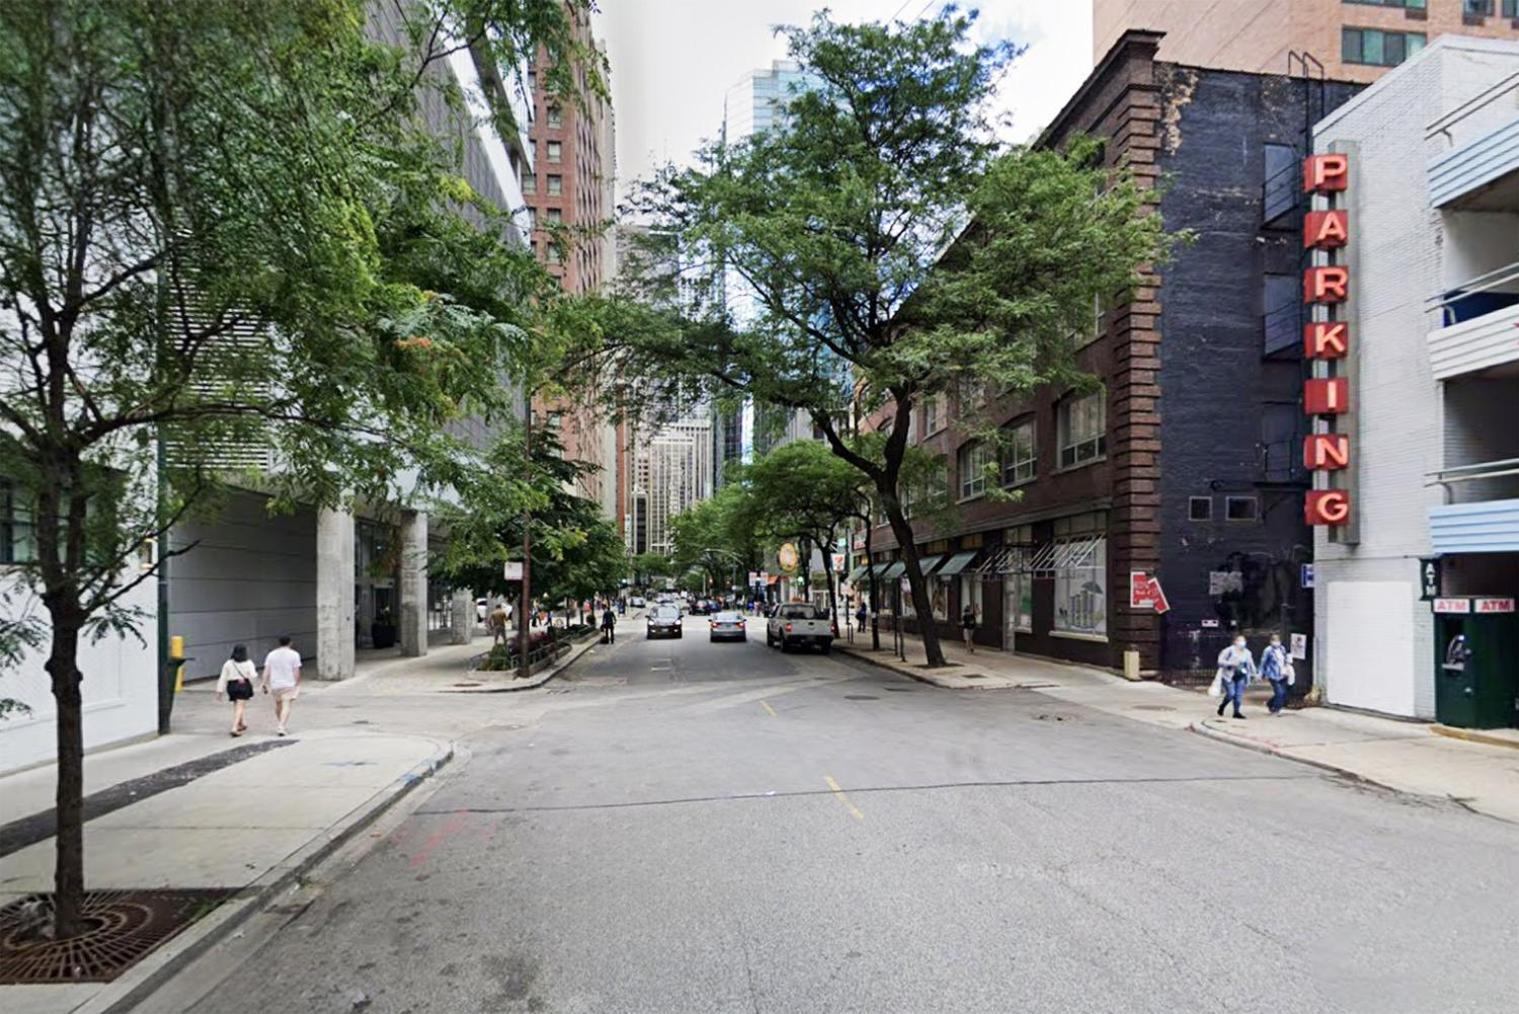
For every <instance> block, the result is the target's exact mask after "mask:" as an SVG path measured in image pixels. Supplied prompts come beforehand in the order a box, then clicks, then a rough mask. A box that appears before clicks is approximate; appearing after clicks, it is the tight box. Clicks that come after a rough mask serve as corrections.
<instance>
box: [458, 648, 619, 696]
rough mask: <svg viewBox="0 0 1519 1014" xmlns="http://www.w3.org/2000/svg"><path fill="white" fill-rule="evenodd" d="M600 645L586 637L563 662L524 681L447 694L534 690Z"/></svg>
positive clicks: (507, 692) (472, 672)
mask: <svg viewBox="0 0 1519 1014" xmlns="http://www.w3.org/2000/svg"><path fill="white" fill-rule="evenodd" d="M600 644H601V637H600V636H599V635H598V636H593V637H588V638H586V639H585V640H584V641H582V642H581V643H580V644H579V645H572V646H571V647H570V650H569V652H568V654H566V655H565V656H564V661H562V662H556V663H555V664H554V665H551V666H548V667H547V668H545V669H541V670H539V671H538V672H535V673H533V675H531V676H529V677H528V678H527V679H525V680H514V681H513V682H512V683H510V684H508V685H506V686H499V687H464V688H462V689H459V690H449V691H447V692H448V693H452V694H513V693H516V692H518V691H519V690H536V689H538V688H539V687H541V686H543V685H544V684H545V683H547V682H548V681H549V680H551V679H553V678H554V677H555V676H558V675H559V674H560V673H561V672H563V671H564V670H565V669H568V668H569V667H570V664H571V663H573V662H574V661H575V660H576V659H578V658H579V657H580V656H581V655H584V654H585V653H586V652H588V651H590V650H591V649H592V648H595V647H598V646H599V645H600ZM483 671H484V670H480V669H470V670H467V672H468V673H469V674H475V673H479V672H483Z"/></svg>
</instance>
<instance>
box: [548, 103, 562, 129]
mask: <svg viewBox="0 0 1519 1014" xmlns="http://www.w3.org/2000/svg"><path fill="white" fill-rule="evenodd" d="M544 115H545V117H546V118H547V119H548V124H549V126H550V127H562V126H564V110H563V109H560V108H559V106H558V105H557V104H551V105H550V106H549V107H548V109H546V110H544Z"/></svg>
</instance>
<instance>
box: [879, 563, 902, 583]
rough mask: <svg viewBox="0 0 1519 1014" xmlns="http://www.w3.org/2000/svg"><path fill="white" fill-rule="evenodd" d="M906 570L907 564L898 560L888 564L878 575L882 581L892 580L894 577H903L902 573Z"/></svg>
mask: <svg viewBox="0 0 1519 1014" xmlns="http://www.w3.org/2000/svg"><path fill="white" fill-rule="evenodd" d="M906 570H907V564H905V563H903V562H902V561H901V560H898V561H897V562H896V563H893V564H888V565H887V567H886V569H885V570H883V571H881V573H880V574H879V575H878V578H879V579H880V580H882V581H890V580H892V579H893V578H898V577H901V576H902V573H903V572H904V571H906Z"/></svg>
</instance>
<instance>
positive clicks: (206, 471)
mask: <svg viewBox="0 0 1519 1014" xmlns="http://www.w3.org/2000/svg"><path fill="white" fill-rule="evenodd" d="M586 7H587V2H586V0H571V2H570V3H569V4H566V3H564V2H563V0H513V2H511V3H504V2H501V0H441V2H429V3H423V2H421V0H398V2H397V3H394V4H389V5H387V11H389V12H393V13H395V14H396V15H398V16H400V17H401V18H402V20H403V22H404V26H405V34H406V35H407V37H408V40H409V44H410V48H408V47H407V46H401V47H392V46H388V45H383V44H380V43H377V42H375V41H374V40H373V38H371V37H370V36H369V35H366V33H365V18H366V16H368V15H369V14H371V13H372V10H371V7H370V5H368V4H366V3H364V2H363V0H223V2H218V3H207V4H188V3H151V2H147V0H88V2H86V0H59V2H55V3H12V4H3V5H0V345H3V350H0V368H3V369H0V476H3V477H4V478H5V480H6V482H7V483H8V485H9V487H10V490H9V491H10V494H11V498H12V502H13V503H15V504H16V505H18V507H17V510H18V512H19V513H20V514H21V515H22V520H23V521H24V522H26V523H28V525H29V531H30V533H31V536H32V540H31V543H32V544H31V546H30V547H29V549H30V554H29V555H28V556H27V557H26V558H24V559H21V560H19V561H17V562H16V566H15V567H14V568H8V570H7V575H6V581H7V584H6V587H5V588H4V589H3V590H0V591H3V594H4V595H5V596H6V597H7V617H6V623H5V625H4V626H3V627H0V636H3V638H4V643H0V660H6V661H9V662H11V663H15V662H18V661H20V660H21V659H23V658H26V657H29V655H30V652H32V651H36V650H44V649H45V651H46V656H47V661H46V670H47V672H48V674H49V678H50V684H51V689H52V693H53V695H54V698H55V700H56V703H57V717H56V728H57V761H58V790H57V835H56V842H57V860H56V873H55V888H56V890H55V894H54V912H55V924H54V934H55V936H57V937H60V938H62V937H69V936H73V935H75V934H76V933H77V932H78V931H79V929H80V917H79V913H80V904H81V901H82V898H83V893H84V886H85V880H84V851H83V814H82V789H83V760H82V757H83V718H82V698H81V689H80V688H81V682H82V680H83V679H84V678H85V677H86V674H85V673H83V672H81V671H80V667H79V651H80V644H81V639H82V638H90V639H94V638H99V637H104V636H112V635H114V636H132V635H133V634H134V633H135V631H136V629H137V627H138V625H139V623H140V621H142V620H143V619H144V618H145V616H144V614H143V612H142V611H141V610H139V609H137V608H134V607H133V606H132V605H131V604H130V603H131V601H132V599H131V595H132V592H133V590H134V589H136V588H138V587H139V586H140V585H142V583H143V582H147V581H153V580H154V579H155V578H156V576H157V575H158V573H159V569H160V568H161V567H162V566H163V564H164V562H165V561H166V560H167V559H168V557H169V556H170V555H172V554H170V553H168V552H165V551H163V549H162V547H163V546H164V545H165V543H166V539H165V536H166V534H167V532H168V531H169V529H170V528H171V527H172V526H173V525H174V524H175V523H177V522H178V521H180V520H181V519H183V518H185V517H187V516H189V515H191V514H194V513H196V512H198V511H201V510H203V509H205V508H206V506H207V505H208V504H210V503H212V502H213V500H214V498H215V497H216V495H217V494H218V492H219V490H221V489H222V488H224V487H225V485H226V484H227V483H228V481H229V480H233V479H236V480H237V481H241V482H244V483H249V484H253V485H254V486H255V487H256V488H262V489H267V490H269V491H270V492H271V495H272V500H273V502H274V503H275V504H276V505H284V506H288V505H290V504H291V503H293V502H296V501H299V502H302V503H306V504H315V505H319V506H334V505H337V504H339V503H340V502H342V501H343V499H344V498H345V497H346V496H348V495H352V494H362V495H365V496H367V497H372V498H383V497H384V496H385V495H386V494H387V493H388V492H390V491H391V490H392V489H393V488H394V485H395V482H394V480H395V477H396V476H397V475H398V474H400V473H401V472H402V471H403V470H415V473H416V474H418V475H419V476H420V479H421V482H422V484H423V485H424V486H427V485H442V484H447V483H448V482H450V481H452V480H453V478H455V477H456V476H457V474H458V473H459V468H460V462H461V461H463V460H465V459H466V458H467V456H468V454H467V450H468V449H467V448H466V447H464V446H463V444H462V442H461V441H460V440H458V439H457V438H455V437H453V436H451V435H450V433H449V431H448V429H447V424H448V423H449V422H451V421H454V420H456V419H459V418H461V417H463V416H468V415H474V416H483V417H486V418H490V417H492V416H494V415H496V414H499V413H500V412H502V411H504V410H505V409H506V408H507V407H509V404H510V398H509V396H508V391H507V390H506V389H505V388H504V387H503V383H502V382H503V380H504V379H507V378H509V377H510V376H511V375H512V373H513V371H514V369H515V365H516V364H517V363H518V362H519V361H520V360H521V359H522V358H523V357H524V356H525V355H526V352H527V350H528V349H529V347H530V346H531V345H532V344H533V343H534V342H535V340H536V337H535V331H534V330H533V327H532V314H533V312H534V310H535V307H536V306H537V299H538V297H539V295H540V294H542V293H551V292H552V291H553V283H552V280H551V279H547V278H546V277H545V276H544V274H543V272H542V271H541V270H539V269H538V268H537V265H536V263H535V261H534V260H533V258H532V256H531V254H530V252H529V251H527V250H525V249H520V248H519V249H518V250H516V251H515V252H514V251H511V250H509V249H508V248H507V247H506V245H505V237H506V236H507V235H508V233H507V232H506V231H505V229H504V224H503V223H502V222H501V221H500V220H499V217H498V211H497V210H496V209H493V208H491V207H490V206H489V204H488V202H486V201H484V200H482V199H481V198H480V197H479V196H478V195H476V194H474V193H473V192H472V191H471V189H470V187H469V186H468V185H467V184H466V183H465V182H464V181H463V180H462V178H461V177H460V176H459V173H458V169H457V164H456V162H457V153H456V151H455V150H454V148H453V147H452V146H451V145H449V144H445V143H444V142H443V141H442V139H440V138H437V137H434V136H433V135H431V134H429V133H428V132H427V130H426V128H425V125H424V122H423V120H422V117H421V109H422V101H423V98H424V95H425V94H426V93H428V92H429V91H436V92H437V93H439V94H441V96H442V98H443V100H444V102H445V103H447V104H448V105H449V106H450V107H451V108H454V109H455V110H457V111H459V112H460V115H461V117H463V126H464V128H465V129H473V125H472V124H471V123H470V122H469V116H468V113H467V112H465V106H464V103H463V102H462V101H461V97H460V95H459V93H458V88H457V85H455V84H454V83H453V78H452V76H451V75H450V74H449V73H447V72H446V69H445V70H444V72H443V73H438V72H437V71H438V70H439V69H440V68H441V67H442V64H441V61H443V60H445V59H446V58H447V57H449V56H450V55H451V53H453V52H464V51H465V50H466V49H467V50H468V52H469V53H470V55H472V56H473V57H474V60H475V63H476V65H477V66H478V67H481V68H482V69H484V70H485V71H487V73H486V74H485V77H486V78H487V79H488V83H489V79H490V73H488V71H489V69H490V68H491V67H494V66H497V65H498V61H506V62H507V65H515V64H516V63H518V62H521V59H522V58H524V57H525V56H526V55H528V54H531V53H533V52H535V51H536V49H537V47H538V45H539V44H540V43H542V44H543V45H545V46H546V47H547V48H548V49H549V51H550V53H551V54H555V55H558V56H563V57H567V58H568V57H572V56H573V55H574V54H573V53H572V52H571V50H572V49H575V48H576V47H577V46H578V45H579V44H578V43H575V42H574V38H573V32H572V30H571V26H570V24H569V20H568V19H569V18H570V17H571V16H572V15H573V14H574V13H575V12H577V11H578V12H581V13H584V11H585V9H586ZM460 47H465V48H463V49H461V48H460ZM564 76H565V77H568V72H566V74H565V75H564ZM495 106H496V108H497V109H498V115H499V110H500V109H501V108H504V107H505V103H504V102H503V101H501V100H500V99H499V97H498V99H497V101H496V102H495ZM466 219H470V220H472V221H473V222H474V224H475V225H477V226H480V228H478V229H473V228H470V227H469V225H468V223H467V222H466ZM483 232H484V233H489V234H490V237H489V238H482V237H481V234H482V233H483ZM456 283H457V287H458V289H459V295H458V296H456V295H454V294H453V292H452V291H451V289H452V288H453V287H454V286H455V284H456ZM486 293H488V294H489V299H488V300H482V299H480V298H478V297H480V296H481V295H482V294H486ZM487 304H488V305H487ZM38 603H40V607H38V606H37V605H36V604H38Z"/></svg>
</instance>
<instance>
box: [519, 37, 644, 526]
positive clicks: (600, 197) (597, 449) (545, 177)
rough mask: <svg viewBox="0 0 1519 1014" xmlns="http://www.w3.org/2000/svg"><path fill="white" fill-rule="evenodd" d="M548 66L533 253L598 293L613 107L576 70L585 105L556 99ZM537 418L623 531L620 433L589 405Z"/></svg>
mask: <svg viewBox="0 0 1519 1014" xmlns="http://www.w3.org/2000/svg"><path fill="white" fill-rule="evenodd" d="M577 31H578V32H579V34H580V37H581V41H582V42H583V43H585V44H586V45H588V46H595V47H596V48H597V50H598V51H600V45H599V43H597V42H596V40H594V39H593V38H592V36H591V28H590V24H589V23H588V22H585V21H578V22H577ZM546 60H547V57H546V55H544V54H542V53H540V54H539V57H538V62H537V64H536V65H535V67H534V69H533V71H532V73H530V74H529V86H530V88H531V91H532V105H533V109H532V125H531V126H530V127H529V129H528V138H529V142H530V143H531V145H532V147H533V168H532V170H531V171H529V172H526V173H524V174H523V178H522V191H523V195H524V197H525V199H526V201H527V206H528V208H529V209H530V211H531V219H532V221H533V224H534V228H533V239H532V242H533V249H534V250H535V251H536V252H537V254H538V257H539V259H540V260H542V261H543V263H544V264H545V265H546V266H547V267H548V270H549V272H550V273H551V274H553V275H554V276H555V277H556V278H558V279H559V281H560V284H561V285H563V286H564V288H565V291H567V292H572V293H582V292H592V291H595V290H597V289H599V288H601V286H602V285H603V284H604V283H606V282H607V281H609V280H610V279H611V277H612V274H613V272H614V271H615V270H616V243H615V240H614V238H613V236H612V233H611V230H610V229H605V228H603V227H604V226H605V224H606V222H607V221H608V220H609V219H610V218H611V217H612V215H613V213H614V204H615V199H614V194H613V187H614V185H615V181H616V161H615V151H614V120H613V114H612V105H611V103H610V102H609V101H608V100H606V99H604V98H602V97H601V96H599V95H597V94H595V93H594V92H593V91H592V90H591V88H590V86H589V82H588V80H587V73H586V69H585V68H584V67H579V68H577V69H576V78H577V87H578V91H579V95H578V100H571V98H570V97H568V96H558V95H551V94H549V92H548V89H547V87H546V83H547V79H548V73H547V70H548V67H547V64H546V62H545V61H546ZM533 410H534V414H535V415H536V416H537V417H538V418H539V420H540V422H541V423H542V424H544V425H547V426H549V427H550V428H552V429H554V430H555V431H556V432H557V434H558V436H559V439H560V441H561V442H562V443H563V444H564V455H565V457H566V458H568V459H571V460H575V461H582V462H585V463H586V464H589V465H591V466H593V469H592V471H590V472H589V473H587V474H586V475H585V476H584V477H583V478H582V479H581V489H580V490H579V492H580V494H581V495H582V496H585V497H587V498H589V499H592V500H596V501H598V502H600V503H601V504H602V508H603V511H604V513H605V514H606V516H607V518H608V519H610V520H613V521H615V522H616V523H617V524H618V526H619V528H620V527H621V525H622V508H621V504H622V498H621V497H620V496H619V495H618V486H619V482H620V478H619V476H620V470H621V464H620V462H619V457H620V455H619V447H620V443H619V439H618V432H617V429H616V428H615V427H613V426H612V425H611V424H609V423H607V422H606V421H605V420H604V419H603V417H602V415H601V413H600V412H599V411H598V407H597V405H596V404H595V400H594V399H593V398H590V397H586V398H584V399H583V400H580V401H569V400H564V399H556V400H552V401H550V400H546V399H543V398H535V399H534V402H533Z"/></svg>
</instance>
